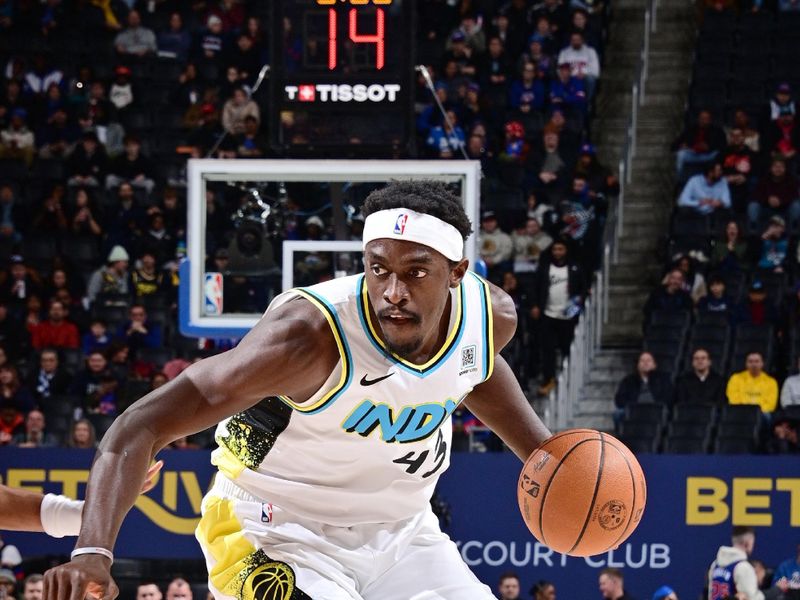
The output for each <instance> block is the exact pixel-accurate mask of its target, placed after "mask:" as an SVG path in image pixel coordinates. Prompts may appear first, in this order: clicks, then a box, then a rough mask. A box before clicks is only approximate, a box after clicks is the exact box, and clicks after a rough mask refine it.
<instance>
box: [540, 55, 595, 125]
mask: <svg viewBox="0 0 800 600" xmlns="http://www.w3.org/2000/svg"><path fill="white" fill-rule="evenodd" d="M550 104H551V105H552V106H563V107H566V108H567V109H572V110H574V111H575V112H577V113H579V114H586V112H587V110H588V106H589V99H588V96H587V93H586V85H585V83H584V81H583V80H582V79H578V78H577V77H575V76H574V75H572V65H570V64H569V63H563V64H559V65H558V70H557V71H556V78H555V79H554V80H553V81H551V82H550Z"/></svg>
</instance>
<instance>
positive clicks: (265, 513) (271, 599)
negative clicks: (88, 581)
mask: <svg viewBox="0 0 800 600" xmlns="http://www.w3.org/2000/svg"><path fill="white" fill-rule="evenodd" d="M196 536H197V540H198V541H199V542H200V546H201V547H202V549H203V554H204V555H205V557H206V564H207V566H208V582H209V589H210V590H211V592H212V593H213V594H214V597H215V598H216V600H234V599H235V600H311V599H313V600H492V599H494V596H493V595H492V593H491V591H490V590H489V588H488V587H486V586H485V585H483V584H482V583H481V582H480V581H478V579H477V578H476V577H475V575H473V574H472V572H471V571H470V570H469V568H468V567H467V565H466V564H464V561H463V560H461V556H460V555H459V553H458V549H457V548H456V545H455V544H454V543H453V542H452V541H451V540H450V538H448V537H447V536H446V535H445V534H444V533H442V532H441V530H440V529H439V521H438V519H437V518H436V516H435V515H434V514H433V512H432V511H431V510H430V509H428V510H427V511H424V512H422V513H421V514H419V515H418V516H415V517H413V518H411V519H408V520H405V521H399V522H397V523H384V524H369V525H357V526H354V527H335V526H331V525H325V524H322V523H319V522H317V521H311V520H308V519H303V518H300V517H298V516H296V515H293V514H291V513H289V512H287V511H285V510H283V509H281V508H280V507H279V506H274V505H271V504H269V503H268V502H267V501H266V499H261V498H256V497H254V496H252V495H251V494H249V493H248V492H245V491H244V490H242V489H241V488H240V487H238V486H236V485H235V484H233V483H232V482H231V481H230V480H228V479H227V478H225V477H224V476H223V475H221V474H217V477H216V481H215V483H214V485H213V487H212V488H211V490H210V491H209V493H208V494H207V495H206V497H205V498H204V499H203V510H202V517H201V519H200V523H199V525H198V527H197V531H196Z"/></svg>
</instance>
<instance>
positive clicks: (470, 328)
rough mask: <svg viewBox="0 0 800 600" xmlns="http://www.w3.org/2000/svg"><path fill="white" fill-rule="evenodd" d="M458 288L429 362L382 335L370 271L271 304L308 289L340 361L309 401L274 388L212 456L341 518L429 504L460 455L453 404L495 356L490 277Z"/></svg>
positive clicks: (393, 514)
mask: <svg viewBox="0 0 800 600" xmlns="http://www.w3.org/2000/svg"><path fill="white" fill-rule="evenodd" d="M450 293H451V303H450V304H451V313H450V324H449V329H448V335H447V338H446V340H445V343H444V345H443V346H442V347H441V349H439V351H438V352H437V353H436V354H435V355H434V356H433V357H432V358H431V359H430V360H429V361H428V362H426V363H425V364H422V365H417V364H413V363H410V362H408V361H405V360H403V359H402V358H400V357H398V356H396V355H394V354H393V353H391V352H390V351H389V350H388V349H387V348H386V347H385V346H384V344H383V342H382V341H381V340H380V338H379V337H378V335H377V334H376V327H377V325H376V324H375V323H372V321H371V319H370V313H369V308H368V307H369V298H368V296H367V288H366V283H365V280H364V275H363V274H362V275H355V276H352V277H344V278H341V279H335V280H332V281H328V282H325V283H321V284H319V285H315V286H312V287H309V288H301V289H295V290H290V291H288V292H285V293H283V294H281V295H280V296H278V297H277V298H275V300H274V301H273V302H272V304H271V305H270V307H269V308H268V309H267V312H269V311H270V310H272V309H274V308H275V307H277V306H280V305H281V304H284V303H285V302H287V301H288V300H290V299H292V298H295V297H297V296H302V297H304V298H306V299H307V300H308V301H310V302H311V303H312V304H313V305H314V306H316V307H317V308H318V309H319V310H320V311H321V312H322V313H323V314H324V315H325V317H326V319H327V320H328V323H329V324H330V327H331V330H332V331H333V335H334V337H335V339H336V343H337V345H338V346H339V352H340V360H339V363H338V365H337V367H336V368H335V369H334V371H333V372H332V373H331V375H330V377H329V378H328V380H327V381H326V382H325V384H324V385H323V386H322V387H321V388H320V390H319V391H318V392H317V393H316V394H315V395H314V396H313V397H312V398H311V399H309V401H308V402H305V403H303V404H301V405H297V404H294V403H293V402H292V401H291V399H289V398H286V397H281V398H267V399H265V400H263V401H262V402H260V403H259V404H257V405H256V406H254V407H253V408H251V409H249V410H247V411H244V412H242V413H239V414H237V415H234V416H233V417H230V418H229V419H227V420H225V421H223V422H222V423H221V424H220V425H219V427H218V428H217V433H216V439H217V443H218V444H219V448H217V449H216V450H215V451H214V453H213V455H212V462H213V463H214V464H215V465H217V467H218V468H219V470H220V472H221V473H222V474H224V475H225V476H226V477H228V478H229V479H231V480H233V481H234V482H235V483H236V484H237V485H239V486H240V487H242V488H243V489H245V490H246V491H248V492H249V493H251V494H253V495H254V496H256V497H258V498H261V499H263V501H264V502H269V503H272V504H275V505H276V506H281V507H283V508H284V509H286V510H288V511H290V512H293V513H294V514H297V515H299V516H302V517H306V518H309V519H314V520H317V521H320V522H323V523H327V524H330V525H336V526H345V527H348V526H353V525H357V524H363V523H384V522H389V521H397V520H400V519H406V518H409V517H411V516H413V515H415V514H417V513H418V512H419V511H420V510H423V509H424V508H425V506H426V504H427V503H428V501H429V500H430V497H431V495H432V494H433V490H434V487H435V486H436V481H437V479H438V477H439V475H441V473H442V472H443V471H444V470H445V469H446V468H447V467H448V465H449V464H450V445H451V433H452V428H451V421H450V415H451V414H452V413H453V411H454V410H455V408H456V407H457V406H458V405H459V403H460V402H461V401H462V400H463V399H464V397H465V396H466V395H467V394H469V392H470V391H471V390H472V389H473V387H475V386H476V385H477V384H479V383H481V382H483V381H485V380H486V379H487V378H488V377H489V376H490V375H491V373H492V368H493V364H494V347H493V339H492V309H491V301H490V296H489V285H488V284H487V283H486V282H485V281H484V280H483V279H481V278H479V277H478V276H477V275H475V274H473V273H471V272H470V273H468V274H467V275H466V276H465V277H464V279H463V281H462V282H461V284H460V285H459V286H458V287H457V288H454V289H451V291H450ZM253 375H254V376H256V377H257V376H258V375H257V374H253Z"/></svg>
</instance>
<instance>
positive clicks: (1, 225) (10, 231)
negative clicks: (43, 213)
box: [0, 184, 25, 244]
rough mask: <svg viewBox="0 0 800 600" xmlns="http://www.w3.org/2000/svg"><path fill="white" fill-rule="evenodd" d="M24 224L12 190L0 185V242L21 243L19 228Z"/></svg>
mask: <svg viewBox="0 0 800 600" xmlns="http://www.w3.org/2000/svg"><path fill="white" fill-rule="evenodd" d="M24 224H25V219H24V218H23V217H22V207H21V206H20V205H19V204H17V203H16V198H15V197H14V189H13V188H12V187H11V186H10V185H8V184H3V185H0V240H2V241H6V242H9V243H11V244H15V243H19V242H20V241H22V232H21V227H22V226H23V225H24Z"/></svg>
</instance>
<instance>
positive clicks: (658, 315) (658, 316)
mask: <svg viewBox="0 0 800 600" xmlns="http://www.w3.org/2000/svg"><path fill="white" fill-rule="evenodd" d="M690 320H691V313H689V312H677V313H676V312H665V311H660V310H657V311H654V312H653V314H652V315H650V323H648V326H652V325H656V326H658V325H662V326H669V327H680V328H682V329H685V328H686V327H688V326H689V321H690Z"/></svg>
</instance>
